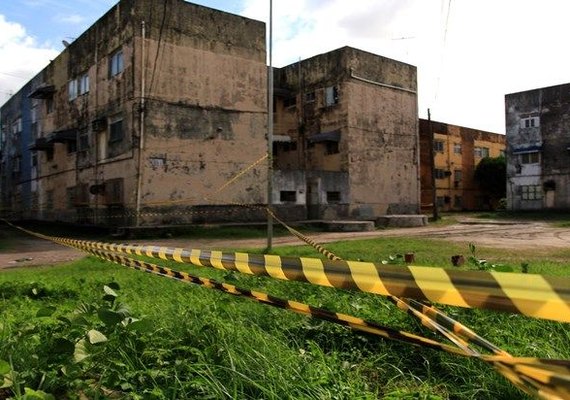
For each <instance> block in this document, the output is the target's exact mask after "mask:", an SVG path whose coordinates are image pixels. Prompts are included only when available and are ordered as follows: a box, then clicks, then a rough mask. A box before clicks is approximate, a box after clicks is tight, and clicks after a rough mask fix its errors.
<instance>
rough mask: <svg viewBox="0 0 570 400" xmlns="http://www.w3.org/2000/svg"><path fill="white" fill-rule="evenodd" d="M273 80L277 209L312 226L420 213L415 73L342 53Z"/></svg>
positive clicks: (306, 63)
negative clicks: (318, 220)
mask: <svg viewBox="0 0 570 400" xmlns="http://www.w3.org/2000/svg"><path fill="white" fill-rule="evenodd" d="M274 76H275V80H274V82H275V95H276V98H275V109H274V115H275V120H274V126H275V129H274V131H275V143H274V154H275V157H274V158H275V169H276V171H275V184H274V187H275V192H274V194H273V196H274V199H275V202H276V204H279V205H280V206H281V207H282V208H286V209H287V210H288V214H291V215H295V216H296V218H310V219H314V218H324V219H336V218H340V219H342V218H353V219H371V220H374V219H376V218H377V217H379V216H381V215H385V214H417V213H418V212H419V198H420V195H419V190H420V187H419V175H418V163H419V144H418V133H417V132H418V108H417V94H416V87H417V86H416V85H417V81H416V79H417V75H416V68H415V67H414V66H411V65H408V64H404V63H401V62H398V61H395V60H391V59H388V58H385V57H381V56H378V55H375V54H371V53H367V52H364V51H360V50H357V49H354V48H350V47H344V48H341V49H338V50H335V51H332V52H329V53H325V54H321V55H318V56H315V57H312V58H309V59H306V60H302V61H299V62H297V63H295V64H292V65H289V66H286V67H284V68H280V69H276V70H275V74H274Z"/></svg>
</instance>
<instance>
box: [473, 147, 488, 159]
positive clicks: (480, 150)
mask: <svg viewBox="0 0 570 400" xmlns="http://www.w3.org/2000/svg"><path fill="white" fill-rule="evenodd" d="M473 155H474V156H475V157H478V158H485V157H489V148H488V147H475V148H474V149H473Z"/></svg>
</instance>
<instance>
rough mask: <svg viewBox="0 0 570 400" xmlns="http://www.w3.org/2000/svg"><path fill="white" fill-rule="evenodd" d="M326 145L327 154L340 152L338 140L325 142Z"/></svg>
mask: <svg viewBox="0 0 570 400" xmlns="http://www.w3.org/2000/svg"><path fill="white" fill-rule="evenodd" d="M325 146H326V150H325V154H327V155H330V154H338V153H339V152H340V150H339V148H338V142H331V141H328V142H325Z"/></svg>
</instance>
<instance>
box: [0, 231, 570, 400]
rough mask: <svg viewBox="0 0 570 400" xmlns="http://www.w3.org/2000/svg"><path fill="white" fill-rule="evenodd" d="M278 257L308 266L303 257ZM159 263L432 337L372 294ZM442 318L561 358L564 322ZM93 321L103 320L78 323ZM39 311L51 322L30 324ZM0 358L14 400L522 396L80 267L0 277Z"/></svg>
mask: <svg viewBox="0 0 570 400" xmlns="http://www.w3.org/2000/svg"><path fill="white" fill-rule="evenodd" d="M327 248H329V249H330V250H331V251H334V252H335V253H337V254H338V255H339V256H341V257H343V258H346V259H358V258H361V259H365V260H372V261H380V260H385V259H388V258H389V257H390V256H391V255H392V256H394V255H396V254H399V253H406V252H414V253H415V256H416V263H417V264H420V265H434V266H449V265H450V262H449V258H450V256H451V255H453V254H465V255H467V253H468V249H467V248H466V246H464V245H459V244H456V243H447V242H443V241H437V240H425V239H421V240H419V239H405V238H398V239H394V238H383V239H374V240H365V241H350V242H344V243H334V244H330V245H327ZM275 252H276V253H277V254H280V255H295V256H299V255H307V256H315V253H314V250H313V249H311V248H309V247H306V246H301V247H297V246H296V247H284V248H277V249H276V250H275ZM477 253H478V255H479V256H481V257H486V258H489V259H493V261H494V262H504V263H507V264H509V265H512V266H513V268H520V264H521V263H522V262H528V263H529V264H530V271H531V272H539V273H549V274H555V275H560V276H562V275H565V276H568V275H570V266H569V265H568V263H567V262H566V261H564V260H563V259H560V260H558V261H556V260H554V261H549V262H546V261H542V260H540V259H539V258H537V257H533V256H532V254H521V253H518V254H516V253H513V254H506V255H505V252H503V251H499V250H491V249H485V248H480V249H477ZM564 254H566V253H564ZM564 254H562V253H561V254H559V256H560V255H562V256H563V255H564ZM166 264H169V265H170V266H172V267H174V268H177V269H181V270H185V271H189V272H192V273H195V274H197V275H201V276H207V277H213V278H216V279H219V280H225V281H227V282H230V283H233V284H236V285H239V286H242V287H246V288H252V289H257V290H262V291H266V292H269V293H271V294H274V295H276V296H280V297H284V298H290V299H294V300H298V301H303V302H307V303H309V304H312V305H315V306H321V307H326V308H330V309H332V310H335V311H339V312H345V313H349V314H355V315H358V316H361V317H364V318H369V319H373V320H376V321H378V322H379V323H382V324H385V325H388V326H391V327H394V328H398V329H403V330H408V331H413V332H419V333H422V334H423V335H426V336H428V337H435V336H434V335H433V334H432V333H431V332H429V331H426V330H425V329H423V328H422V327H421V326H419V324H418V323H416V322H415V320H413V319H412V318H411V317H409V316H408V315H406V314H404V313H402V312H399V311H397V310H396V309H395V308H394V307H393V306H392V305H391V304H390V303H388V302H387V301H386V300H385V299H383V298H381V297H379V296H373V295H370V294H365V293H358V292H347V291H342V290H335V289H330V288H325V287H318V286H312V285H309V284H304V283H300V282H284V281H276V280H271V279H267V278H261V277H251V276H242V275H238V274H234V273H226V272H224V271H219V270H214V269H206V268H198V267H193V266H187V265H181V264H175V263H166ZM462 268H468V266H463V267H462ZM110 282H113V283H115V284H117V285H118V286H119V287H120V289H119V290H115V292H116V293H117V294H118V297H116V299H115V298H112V299H109V294H108V292H107V293H106V292H104V291H103V288H104V286H105V285H108V284H109V283H110ZM113 287H115V286H114V285H113ZM103 296H105V297H106V298H105V299H104V298H103ZM111 297H113V296H111ZM122 304H125V305H127V306H128V307H123V306H122ZM50 307H52V308H50ZM443 308H444V310H445V311H446V312H447V313H448V314H449V315H451V316H452V317H454V318H457V319H458V320H459V321H462V322H463V323H465V324H466V325H468V326H470V327H472V328H473V329H474V330H475V331H477V332H479V333H480V334H482V335H483V336H485V337H486V338H487V339H489V340H490V341H492V342H495V343H496V344H498V345H499V346H501V347H502V348H504V349H505V350H507V351H509V352H511V353H512V354H514V355H519V356H538V357H553V358H570V330H569V329H568V326H567V324H562V323H555V322H550V321H541V320H536V319H532V318H527V317H523V316H519V315H509V314H504V313H494V312H488V311H482V310H464V309H458V308H452V307H443ZM96 309H99V310H101V309H104V310H107V311H108V312H107V311H105V312H103V313H102V314H101V312H99V313H93V312H91V313H88V312H86V310H87V311H88V310H91V311H93V310H96ZM40 310H42V312H40V314H43V315H47V314H50V312H51V315H49V316H44V317H38V316H37V313H38V311H40ZM46 310H47V312H46ZM125 310H127V311H125ZM120 312H125V313H127V314H128V315H129V318H137V319H141V320H142V321H146V323H144V324H140V323H139V325H135V326H139V328H132V329H131V327H132V325H131V324H132V320H126V323H124V324H123V323H115V324H113V323H109V320H108V315H109V314H110V315H114V314H112V313H115V314H117V313H120ZM121 315H123V314H121ZM125 315H126V314H125ZM102 316H103V317H102ZM105 316H107V317H105ZM123 325H124V326H123ZM141 326H142V327H144V329H142V328H140V327H141ZM92 330H95V331H97V332H100V333H101V334H103V335H104V336H105V337H106V338H107V341H105V342H102V343H99V344H93V345H91V344H89V343H87V344H86V347H88V354H89V356H88V357H87V358H85V359H83V360H82V361H79V362H76V361H75V360H74V356H75V357H76V356H77V354H76V353H77V349H76V348H74V347H73V346H76V343H79V342H80V341H81V340H87V339H88V338H89V336H86V335H87V333H88V332H90V331H92ZM70 343H71V344H72V345H73V346H72V347H69V344H70ZM74 353H75V354H74ZM0 360H6V361H8V362H9V363H10V364H11V366H10V368H11V369H12V371H15V372H16V373H15V374H13V377H14V378H15V381H16V382H15V383H16V384H15V385H14V386H12V389H11V390H12V391H13V393H12V395H16V396H15V397H18V396H17V394H18V393H23V391H24V388H26V387H27V388H29V389H33V390H36V391H37V390H41V391H42V392H45V393H51V394H53V395H54V396H55V397H56V398H79V397H80V395H83V396H87V397H88V398H107V397H115V398H128V399H141V398H145V399H146V398H149V399H181V398H204V399H206V398H207V399H220V398H246V399H247V398H250V399H258V398H264V399H300V398H312V399H373V398H386V399H431V400H433V399H448V398H449V399H451V398H453V399H512V398H524V395H523V394H522V393H521V392H519V391H518V390H517V389H516V388H514V387H513V386H512V385H511V384H510V383H508V382H507V381H506V380H505V379H504V378H502V377H501V376H500V375H499V374H498V373H496V372H495V371H494V370H493V369H492V368H491V367H490V366H488V365H486V364H484V363H482V362H479V361H477V360H470V359H464V358H461V357H457V356H452V355H448V354H444V353H439V352H436V351H434V350H429V349H424V348H415V347H412V346H408V345H405V344H400V343H395V342H388V341H385V340H382V339H379V338H376V337H371V336H366V335H362V334H357V333H355V332H353V331H350V330H349V329H347V328H344V327H340V326H337V325H333V324H331V323H328V322H323V321H318V320H312V319H308V318H306V317H303V316H299V315H296V314H293V313H290V312H288V311H284V310H279V309H274V308H270V307H268V306H265V305H261V304H258V303H255V302H253V301H250V300H248V299H243V298H238V297H233V296H231V295H227V294H223V293H220V292H216V291H213V290H209V289H206V288H202V287H197V286H192V285H188V284H184V283H180V282H176V281H172V280H168V279H164V278H160V277H156V276H152V275H148V274H143V273H141V272H138V271H133V270H129V269H127V268H124V267H121V266H117V265H114V264H110V263H106V262H102V261H99V260H97V259H95V258H91V257H89V258H86V259H83V260H80V261H77V262H74V263H71V264H67V265H62V266H57V267H51V268H31V269H14V270H8V271H2V272H1V273H0ZM0 370H2V365H1V363H0ZM1 393H2V392H1V391H0V398H1V396H2V394H1ZM21 398H23V396H22V397H21Z"/></svg>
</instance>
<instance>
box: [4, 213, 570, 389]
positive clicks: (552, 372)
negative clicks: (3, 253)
mask: <svg viewBox="0 0 570 400" xmlns="http://www.w3.org/2000/svg"><path fill="white" fill-rule="evenodd" d="M8 224H10V223H8ZM10 225H12V224H10ZM12 226H14V225H12ZM16 228H18V229H21V230H23V231H25V232H28V233H30V234H32V235H35V236H37V237H40V238H43V239H48V240H52V241H55V242H57V243H60V244H63V245H65V246H70V247H75V248H78V249H81V250H83V251H86V252H89V253H91V254H94V255H96V256H98V257H100V258H103V259H106V260H109V261H112V262H115V263H117V264H120V265H124V266H127V267H131V268H134V269H138V270H142V271H146V272H150V273H154V274H157V275H160V276H165V277H170V278H173V279H177V280H182V281H187V282H192V283H197V284H202V285H204V286H207V287H210V288H216V289H218V290H222V291H225V292H227V293H231V294H235V295H244V296H247V297H250V298H253V299H255V300H257V301H260V302H262V303H264V304H269V305H273V306H277V307H280V308H285V309H289V310H291V311H295V312H298V313H301V314H306V315H310V316H313V317H316V318H321V319H324V320H328V321H330V322H336V323H339V324H341V325H345V326H349V327H351V328H353V329H357V330H361V331H364V332H368V333H372V334H376V335H379V336H382V337H385V338H388V339H394V340H399V341H404V342H407V343H413V344H417V345H422V346H427V347H430V348H434V349H438V350H443V351H447V352H450V353H453V354H458V355H462V356H468V357H476V358H479V359H481V360H483V361H485V362H487V363H490V364H492V365H493V366H494V367H495V368H496V369H497V370H498V371H499V372H500V373H501V374H503V375H504V376H505V377H506V378H507V379H509V380H510V381H511V382H512V383H513V384H515V385H516V386H517V387H519V388H520V389H521V390H523V391H525V392H526V393H528V394H531V395H536V396H539V397H541V398H544V399H569V398H570V361H567V360H548V359H538V358H515V357H512V356H510V355H509V354H508V353H503V354H498V355H497V354H495V355H492V356H487V355H480V354H476V353H473V352H471V351H465V350H464V349H463V348H462V347H463V346H461V347H459V348H455V347H452V346H449V345H446V344H443V343H439V342H436V341H433V340H431V339H427V338H423V337H421V336H418V335H414V334H410V333H407V332H402V331H396V330H393V329H391V328H386V327H382V326H381V325H378V324H376V323H374V322H370V321H365V320H362V319H360V318H356V317H352V316H348V315H346V314H339V313H334V312H331V311H328V310H323V309H319V308H314V307H311V306H308V305H306V304H303V303H298V302H294V301H291V300H283V299H278V298H276V297H273V296H270V295H267V294H265V293H261V292H255V291H251V290H249V289H241V288H237V287H235V286H233V285H229V284H226V283H220V282H216V281H214V280H211V279H206V278H200V277H195V276H192V275H190V274H187V273H185V272H179V271H175V270H172V269H169V268H165V267H161V266H158V265H155V264H151V263H147V262H144V261H140V260H136V259H132V258H129V257H125V256H121V255H120V254H118V253H115V252H113V253H109V252H106V251H103V250H100V249H97V248H94V247H90V246H83V245H80V243H95V242H83V241H74V240H70V239H65V238H55V237H50V236H46V235H42V234H38V233H35V232H32V231H28V230H26V229H23V228H19V227H16ZM99 244H100V245H105V244H104V243H99ZM146 255H148V254H146ZM499 351H500V349H499ZM495 353H497V352H495Z"/></svg>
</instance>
